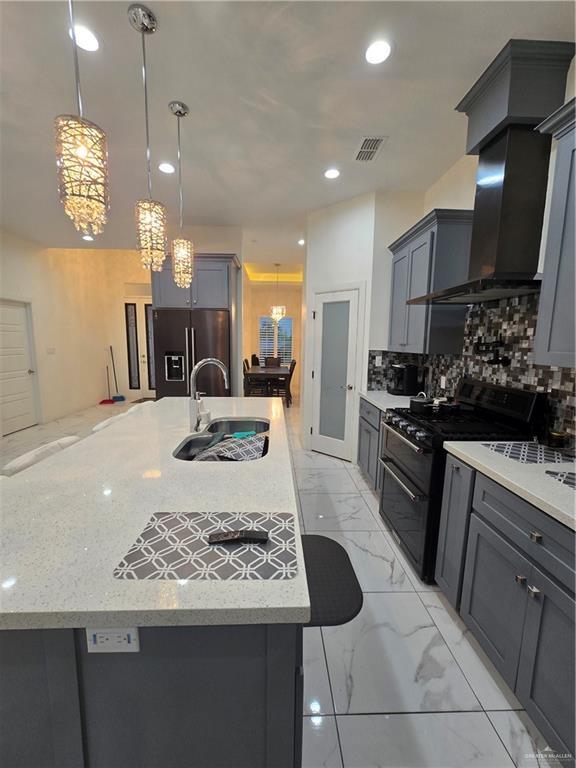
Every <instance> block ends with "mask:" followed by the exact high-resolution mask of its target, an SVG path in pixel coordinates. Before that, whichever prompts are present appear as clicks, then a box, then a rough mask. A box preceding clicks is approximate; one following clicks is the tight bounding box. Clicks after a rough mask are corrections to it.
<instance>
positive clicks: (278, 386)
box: [274, 360, 296, 408]
mask: <svg viewBox="0 0 576 768" xmlns="http://www.w3.org/2000/svg"><path fill="white" fill-rule="evenodd" d="M294 368H296V360H291V361H290V368H289V369H288V375H287V376H285V377H282V378H280V379H276V381H275V382H274V389H275V394H276V395H279V396H280V397H284V398H286V408H290V406H291V405H292V392H291V389H290V385H291V383H292V376H293V375H294Z"/></svg>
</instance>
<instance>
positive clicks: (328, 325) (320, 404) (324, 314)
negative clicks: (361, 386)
mask: <svg viewBox="0 0 576 768" xmlns="http://www.w3.org/2000/svg"><path fill="white" fill-rule="evenodd" d="M314 310H315V313H316V314H315V319H314V324H315V325H314V389H313V403H314V405H313V407H314V413H313V426H312V436H311V446H312V449H313V450H316V451H322V453H328V454H330V455H331V456H337V457H338V458H340V459H346V460H348V461H350V460H351V459H352V445H353V442H354V440H353V434H352V430H353V425H354V419H353V416H354V414H353V404H354V402H355V397H354V395H355V392H354V390H355V388H356V348H357V346H358V290H357V289H353V290H345V291H334V292H331V293H317V294H316V296H315V304H314Z"/></svg>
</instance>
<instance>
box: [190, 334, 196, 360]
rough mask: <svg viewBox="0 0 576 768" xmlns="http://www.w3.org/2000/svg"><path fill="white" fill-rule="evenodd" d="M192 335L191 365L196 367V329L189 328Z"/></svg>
mask: <svg viewBox="0 0 576 768" xmlns="http://www.w3.org/2000/svg"><path fill="white" fill-rule="evenodd" d="M190 333H191V334H192V365H193V366H194V365H196V328H190Z"/></svg>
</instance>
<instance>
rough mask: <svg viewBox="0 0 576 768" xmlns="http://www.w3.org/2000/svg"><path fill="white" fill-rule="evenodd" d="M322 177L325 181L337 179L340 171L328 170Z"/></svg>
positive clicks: (336, 169) (335, 169)
mask: <svg viewBox="0 0 576 768" xmlns="http://www.w3.org/2000/svg"><path fill="white" fill-rule="evenodd" d="M324 176H325V177H326V178H327V179H337V178H338V176H340V171H339V170H338V168H328V170H327V171H324Z"/></svg>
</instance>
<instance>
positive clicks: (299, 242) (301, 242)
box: [298, 237, 306, 245]
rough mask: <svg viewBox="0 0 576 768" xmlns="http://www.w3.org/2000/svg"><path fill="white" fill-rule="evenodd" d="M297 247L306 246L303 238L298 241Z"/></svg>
mask: <svg viewBox="0 0 576 768" xmlns="http://www.w3.org/2000/svg"><path fill="white" fill-rule="evenodd" d="M298 245H306V240H304V238H303V237H301V238H300V240H298Z"/></svg>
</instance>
